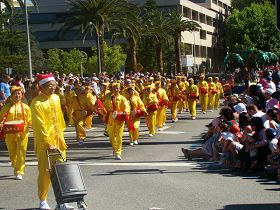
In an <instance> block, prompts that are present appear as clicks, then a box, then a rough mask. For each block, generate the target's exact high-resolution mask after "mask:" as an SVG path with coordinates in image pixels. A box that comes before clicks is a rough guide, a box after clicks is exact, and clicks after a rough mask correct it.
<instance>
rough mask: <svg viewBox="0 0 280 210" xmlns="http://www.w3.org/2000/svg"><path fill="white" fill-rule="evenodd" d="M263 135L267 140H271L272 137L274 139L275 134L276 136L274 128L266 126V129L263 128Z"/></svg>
mask: <svg viewBox="0 0 280 210" xmlns="http://www.w3.org/2000/svg"><path fill="white" fill-rule="evenodd" d="M265 136H266V139H267V140H269V141H271V140H272V139H274V138H275V136H276V131H275V129H273V128H268V129H266V130H265Z"/></svg>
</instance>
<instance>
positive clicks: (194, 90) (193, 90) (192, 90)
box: [186, 78, 199, 120]
mask: <svg viewBox="0 0 280 210" xmlns="http://www.w3.org/2000/svg"><path fill="white" fill-rule="evenodd" d="M198 92H199V91H198V87H197V86H196V85H195V84H194V80H193V78H189V87H188V89H187V90H186V93H187V96H188V104H189V105H188V107H189V110H190V114H191V118H192V119H193V120H194V119H195V118H196V100H197V97H198Z"/></svg>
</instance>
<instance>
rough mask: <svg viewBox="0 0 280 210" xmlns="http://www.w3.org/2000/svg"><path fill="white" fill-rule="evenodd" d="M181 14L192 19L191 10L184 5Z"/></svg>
mask: <svg viewBox="0 0 280 210" xmlns="http://www.w3.org/2000/svg"><path fill="white" fill-rule="evenodd" d="M183 16H184V17H186V18H189V19H192V11H191V9H190V8H187V7H184V8H183Z"/></svg>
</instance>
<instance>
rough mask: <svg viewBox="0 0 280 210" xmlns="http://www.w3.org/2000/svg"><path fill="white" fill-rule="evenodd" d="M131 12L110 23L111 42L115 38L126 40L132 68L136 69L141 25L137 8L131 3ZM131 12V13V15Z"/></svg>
mask: <svg viewBox="0 0 280 210" xmlns="http://www.w3.org/2000/svg"><path fill="white" fill-rule="evenodd" d="M131 11H134V12H133V13H130V14H126V15H125V16H123V17H120V18H119V19H116V20H114V21H113V23H112V32H113V42H114V40H115V38H118V37H124V38H125V39H126V40H127V42H128V47H129V53H130V56H128V57H129V58H131V62H130V63H131V65H132V70H133V71H134V72H135V71H137V43H138V42H139V41H140V39H141V33H142V26H141V16H140V12H139V8H138V7H137V6H136V5H133V4H132V5H131ZM131 14H132V15H131Z"/></svg>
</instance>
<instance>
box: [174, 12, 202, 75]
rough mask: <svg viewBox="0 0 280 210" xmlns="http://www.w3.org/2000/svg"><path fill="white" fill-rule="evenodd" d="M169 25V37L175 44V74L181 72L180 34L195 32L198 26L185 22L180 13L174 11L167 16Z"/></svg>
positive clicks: (192, 22)
mask: <svg viewBox="0 0 280 210" xmlns="http://www.w3.org/2000/svg"><path fill="white" fill-rule="evenodd" d="M169 18H170V19H169V20H170V25H171V31H170V33H171V35H172V37H173V39H174V43H175V58H176V67H177V72H181V71H182V57H181V33H182V32H183V31H190V32H193V31H197V30H198V28H200V25H199V24H198V23H196V22H194V21H190V20H185V19H184V18H183V16H182V14H181V13H179V12H178V11H174V12H172V13H170V14H169Z"/></svg>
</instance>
